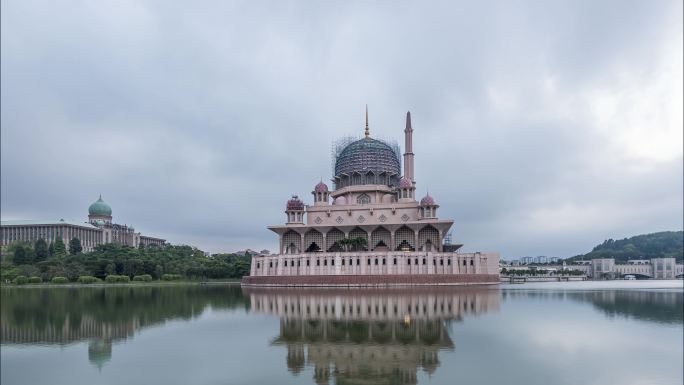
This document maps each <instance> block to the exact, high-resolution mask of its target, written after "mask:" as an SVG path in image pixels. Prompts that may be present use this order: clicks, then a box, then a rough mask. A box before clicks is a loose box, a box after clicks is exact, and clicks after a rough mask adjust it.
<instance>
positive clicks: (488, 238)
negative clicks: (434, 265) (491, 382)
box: [0, 0, 684, 258]
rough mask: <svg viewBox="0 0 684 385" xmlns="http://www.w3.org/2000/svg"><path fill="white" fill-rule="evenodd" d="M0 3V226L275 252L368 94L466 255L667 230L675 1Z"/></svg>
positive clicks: (677, 78) (675, 184)
mask: <svg viewBox="0 0 684 385" xmlns="http://www.w3.org/2000/svg"><path fill="white" fill-rule="evenodd" d="M324 3H325V4H324ZM1 4H2V5H1V7H2V9H1V18H2V20H1V22H2V23H1V33H2V34H1V43H2V45H1V50H2V56H1V63H0V64H1V65H2V67H1V71H2V72H1V75H2V79H1V80H2V82H1V92H2V95H1V96H2V99H1V107H2V111H1V125H2V126H1V129H2V132H1V139H2V144H1V150H2V152H1V160H2V164H1V171H2V175H1V180H2V185H1V193H2V196H1V197H2V199H1V209H2V219H3V220H8V219H52V220H54V219H59V218H65V219H77V220H85V219H86V217H87V208H88V205H90V203H92V202H93V201H95V200H96V199H97V197H98V194H100V193H101V194H102V197H103V199H104V200H105V201H106V202H107V203H109V204H110V205H111V206H112V209H113V216H114V220H115V221H116V222H117V223H122V224H132V225H134V226H135V227H136V229H137V230H138V231H140V232H142V233H143V234H149V235H153V236H160V237H164V238H166V239H167V240H169V241H170V242H171V243H174V244H191V245H195V246H197V247H199V248H201V249H203V250H207V251H212V252H218V251H235V250H239V249H243V248H246V247H249V248H254V249H261V248H268V249H271V250H274V249H276V245H277V237H276V235H275V234H273V233H271V232H270V231H269V230H267V229H266V225H269V224H280V223H283V222H284V221H285V215H284V213H283V210H284V205H285V201H286V200H287V199H288V198H289V196H290V195H291V194H292V193H296V194H299V195H300V197H303V198H304V200H305V202H307V203H310V202H311V201H312V197H311V194H310V192H311V190H312V189H313V186H314V185H315V184H316V183H317V182H318V181H319V180H320V178H321V177H322V178H323V179H324V180H329V179H330V178H331V170H330V168H331V167H330V166H331V161H330V150H331V144H332V142H333V141H334V140H335V139H337V138H339V137H341V136H346V135H362V133H363V126H364V122H363V114H364V105H365V104H366V103H367V104H368V106H369V114H370V128H371V135H372V136H376V137H382V138H392V139H396V140H397V141H398V142H399V143H400V144H401V145H403V125H404V116H405V113H406V111H407V110H410V111H411V113H412V117H413V126H414V129H415V132H414V152H415V154H416V157H415V158H416V160H415V162H416V181H417V187H418V190H417V192H418V195H419V196H422V195H424V194H425V193H426V191H427V190H428V189H429V191H430V194H431V195H432V196H433V197H435V199H436V201H437V203H439V204H440V206H441V207H440V209H439V212H438V214H439V216H440V217H441V218H453V219H454V220H455V223H454V226H453V228H452V230H453V235H452V236H453V240H454V241H455V242H458V243H464V244H465V246H464V250H466V251H500V252H501V255H502V257H503V258H514V257H520V256H526V255H530V256H535V255H548V256H560V257H567V256H572V255H575V254H577V253H582V252H586V251H589V250H590V249H591V248H592V247H593V246H594V245H596V244H597V243H600V242H601V241H603V240H604V239H606V238H623V237H628V236H631V235H636V234H641V233H649V232H656V231H662V230H681V229H682V217H683V207H682V199H683V198H682V196H683V191H682V190H683V185H684V181H683V180H682V162H683V158H682V141H683V138H682V132H683V128H682V127H683V122H682V115H683V111H682V104H683V100H682V82H683V77H682V66H683V61H682V44H683V39H682V30H683V25H682V2H681V1H680V0H672V1H668V0H658V1H641V0H637V1H624V0H617V1H595V0H590V1H577V0H572V1H538V0H531V1H529V2H526V1H496V2H487V1H469V2H456V1H444V2H437V1H434V2H433V1H427V2H425V1H411V2H403V1H387V2H367V1H358V2H356V1H339V2H313V1H297V2H286V1H271V2H266V1H263V2H262V1H244V2H239V1H216V2H212V1H206V2H180V1H177V2H176V1H166V0H159V1H139V0H131V1H122V0H115V1H114V0H113V1H53V0H45V1H33V0H3V1H2V3H1ZM402 150H403V149H402ZM328 184H329V185H330V182H328Z"/></svg>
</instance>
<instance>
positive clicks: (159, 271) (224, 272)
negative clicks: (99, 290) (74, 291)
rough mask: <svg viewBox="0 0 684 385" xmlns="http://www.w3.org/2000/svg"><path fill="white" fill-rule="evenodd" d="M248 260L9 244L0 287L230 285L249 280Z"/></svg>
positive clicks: (189, 252) (76, 244) (184, 249)
mask: <svg viewBox="0 0 684 385" xmlns="http://www.w3.org/2000/svg"><path fill="white" fill-rule="evenodd" d="M250 261H251V256H250V255H249V254H246V255H244V256H242V255H237V254H213V255H211V256H207V255H206V254H205V253H204V252H203V251H202V250H199V249H197V248H195V247H191V246H185V245H182V246H174V245H167V246H164V247H159V246H157V245H148V246H147V247H142V246H141V247H137V248H135V247H129V246H121V245H117V244H105V245H99V246H97V247H96V248H95V250H93V251H91V252H83V251H82V248H81V244H80V240H79V239H78V238H73V239H71V241H70V242H69V244H68V245H65V244H64V242H62V240H61V238H59V237H58V238H56V239H55V241H54V242H51V243H50V244H49V245H48V243H47V242H46V241H45V240H43V239H39V240H37V241H35V242H34V243H33V244H31V243H26V242H16V243H13V244H11V245H10V246H9V247H8V248H7V250H6V252H5V253H3V255H2V260H1V261H0V282H2V283H14V284H19V285H21V284H39V283H51V284H69V283H80V284H94V283H112V284H115V283H127V282H172V281H187V280H192V281H207V280H235V279H239V278H241V277H242V276H244V275H247V274H249V267H250Z"/></svg>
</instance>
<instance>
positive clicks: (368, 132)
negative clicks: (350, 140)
mask: <svg viewBox="0 0 684 385" xmlns="http://www.w3.org/2000/svg"><path fill="white" fill-rule="evenodd" d="M369 136H370V131H369V130H368V104H366V138H367V137H369Z"/></svg>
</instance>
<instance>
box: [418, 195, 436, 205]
mask: <svg viewBox="0 0 684 385" xmlns="http://www.w3.org/2000/svg"><path fill="white" fill-rule="evenodd" d="M420 205H421V206H434V205H435V200H434V199H433V198H432V197H431V196H430V194H428V195H426V196H424V197H423V199H421V200H420Z"/></svg>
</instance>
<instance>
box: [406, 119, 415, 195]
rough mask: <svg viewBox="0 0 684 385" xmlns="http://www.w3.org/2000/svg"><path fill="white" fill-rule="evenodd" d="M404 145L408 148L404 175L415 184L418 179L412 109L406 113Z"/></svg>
mask: <svg viewBox="0 0 684 385" xmlns="http://www.w3.org/2000/svg"><path fill="white" fill-rule="evenodd" d="M404 147H405V150H406V152H404V177H405V178H406V179H409V180H411V182H413V183H414V184H415V183H416V180H415V179H414V178H413V127H411V111H409V112H407V113H406V128H405V129H404Z"/></svg>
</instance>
